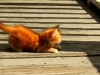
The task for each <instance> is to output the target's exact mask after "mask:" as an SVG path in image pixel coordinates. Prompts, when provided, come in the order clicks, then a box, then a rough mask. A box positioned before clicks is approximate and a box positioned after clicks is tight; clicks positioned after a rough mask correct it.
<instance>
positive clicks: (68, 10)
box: [0, 8, 87, 14]
mask: <svg viewBox="0 0 100 75" xmlns="http://www.w3.org/2000/svg"><path fill="white" fill-rule="evenodd" d="M0 12H4V13H6V12H8V13H10V12H11V13H12V12H13V13H62V14H67V13H70V14H71V13H76V14H78V13H79V14H86V13H87V12H86V11H84V10H78V9H76V10H74V9H73V10H72V9H67V10H66V9H45V8H44V9H8V8H7V9H0Z"/></svg>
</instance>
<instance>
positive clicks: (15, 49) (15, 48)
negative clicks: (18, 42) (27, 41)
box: [9, 43, 23, 52]
mask: <svg viewBox="0 0 100 75" xmlns="http://www.w3.org/2000/svg"><path fill="white" fill-rule="evenodd" d="M9 44H10V46H11V48H12V49H13V51H16V52H22V51H23V49H21V48H18V47H16V46H15V45H13V44H12V43H9Z"/></svg>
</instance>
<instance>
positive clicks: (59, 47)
mask: <svg viewBox="0 0 100 75" xmlns="http://www.w3.org/2000/svg"><path fill="white" fill-rule="evenodd" d="M54 48H56V49H58V50H59V51H60V50H61V49H62V48H61V45H60V43H55V44H54Z"/></svg>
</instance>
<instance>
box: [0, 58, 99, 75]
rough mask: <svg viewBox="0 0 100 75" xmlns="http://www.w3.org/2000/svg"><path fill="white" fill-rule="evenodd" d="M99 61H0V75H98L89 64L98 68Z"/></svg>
mask: <svg viewBox="0 0 100 75" xmlns="http://www.w3.org/2000/svg"><path fill="white" fill-rule="evenodd" d="M99 59H100V58H99V57H98V58H97V57H90V59H88V58H87V57H72V58H70V57H66V58H60V57H57V58H42V59H41V58H38V59H36V58H29V59H28V58H27V60H26V59H0V64H1V65H0V73H1V74H3V75H6V74H7V75H11V74H14V75H16V74H17V75H18V74H25V75H28V74H33V75H38V74H43V75H47V74H50V75H58V74H60V75H72V74H74V75H81V74H83V75H84V74H86V75H89V74H91V75H94V74H95V75H99V72H98V71H97V69H95V67H94V66H93V65H92V63H91V62H93V63H94V65H95V66H98V67H99V65H100V63H99V62H100V61H99ZM15 62H16V63H15ZM51 62H52V63H51Z"/></svg>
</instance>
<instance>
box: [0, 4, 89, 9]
mask: <svg viewBox="0 0 100 75" xmlns="http://www.w3.org/2000/svg"><path fill="white" fill-rule="evenodd" d="M0 8H5V9H6V8H8V9H9V8H17V9H77V10H78V9H79V10H81V9H83V8H85V7H81V6H74V7H73V6H72V5H65V6H59V5H58V6H57V5H55V6H50V5H47V6H46V5H42V6H37V5H2V4H0ZM86 8H88V7H86Z"/></svg>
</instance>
